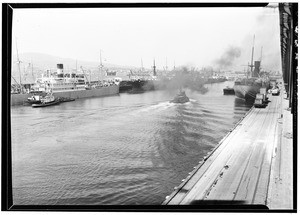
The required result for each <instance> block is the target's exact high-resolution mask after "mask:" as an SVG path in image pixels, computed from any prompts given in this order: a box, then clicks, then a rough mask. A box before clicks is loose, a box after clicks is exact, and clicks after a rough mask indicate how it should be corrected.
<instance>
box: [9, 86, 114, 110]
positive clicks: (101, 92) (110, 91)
mask: <svg viewBox="0 0 300 215" xmlns="http://www.w3.org/2000/svg"><path fill="white" fill-rule="evenodd" d="M118 93H119V86H118V85H112V86H109V87H101V88H99V89H90V90H70V91H61V92H53V96H55V97H68V98H74V99H81V98H91V97H103V96H111V95H116V94H118ZM32 95H33V94H30V93H29V94H11V97H10V98H11V100H10V105H11V106H14V105H23V104H24V103H25V102H26V101H27V99H28V97H30V96H32Z"/></svg>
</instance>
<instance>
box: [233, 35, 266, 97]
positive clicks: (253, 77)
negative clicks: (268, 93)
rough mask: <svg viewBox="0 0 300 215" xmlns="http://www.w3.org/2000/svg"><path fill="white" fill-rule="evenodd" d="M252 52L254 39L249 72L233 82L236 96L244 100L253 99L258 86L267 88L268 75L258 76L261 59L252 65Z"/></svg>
mask: <svg viewBox="0 0 300 215" xmlns="http://www.w3.org/2000/svg"><path fill="white" fill-rule="evenodd" d="M254 38H255V36H254ZM253 52H254V40H253V47H252V57H251V64H250V65H248V68H249V67H250V74H248V73H249V72H248V71H247V77H246V78H239V79H237V80H236V81H235V82H234V86H233V89H234V92H235V95H236V97H238V98H241V99H244V100H246V101H254V100H255V97H256V94H257V93H259V90H260V88H262V87H265V88H267V89H268V88H269V80H268V77H261V76H260V69H261V68H260V65H261V59H260V61H255V62H254V65H253ZM253 67H254V70H253Z"/></svg>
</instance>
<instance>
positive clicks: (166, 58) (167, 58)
mask: <svg viewBox="0 0 300 215" xmlns="http://www.w3.org/2000/svg"><path fill="white" fill-rule="evenodd" d="M166 71H168V58H166Z"/></svg>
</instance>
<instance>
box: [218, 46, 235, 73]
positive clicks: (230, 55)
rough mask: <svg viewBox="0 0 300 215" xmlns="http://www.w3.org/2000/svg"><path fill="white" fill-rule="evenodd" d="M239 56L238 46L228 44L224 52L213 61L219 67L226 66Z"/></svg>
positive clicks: (230, 64)
mask: <svg viewBox="0 0 300 215" xmlns="http://www.w3.org/2000/svg"><path fill="white" fill-rule="evenodd" d="M240 56H241V49H240V48H239V47H234V46H230V47H229V48H228V49H227V50H226V52H225V53H224V54H223V55H222V56H221V57H220V58H219V59H217V60H216V61H215V63H216V64H217V66H218V67H219V68H227V67H229V66H232V65H233V61H234V60H235V59H236V58H239V57H240Z"/></svg>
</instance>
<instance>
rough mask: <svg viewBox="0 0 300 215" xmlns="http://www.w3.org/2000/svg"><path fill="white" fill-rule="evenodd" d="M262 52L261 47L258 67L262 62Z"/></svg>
mask: <svg viewBox="0 0 300 215" xmlns="http://www.w3.org/2000/svg"><path fill="white" fill-rule="evenodd" d="M262 52H263V46H262V47H261V50H260V65H261V62H262Z"/></svg>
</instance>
